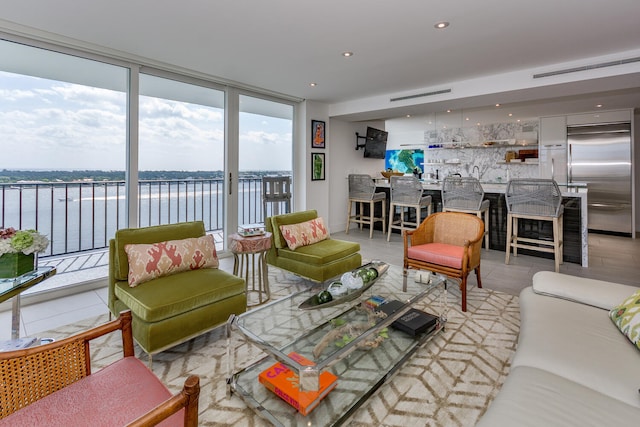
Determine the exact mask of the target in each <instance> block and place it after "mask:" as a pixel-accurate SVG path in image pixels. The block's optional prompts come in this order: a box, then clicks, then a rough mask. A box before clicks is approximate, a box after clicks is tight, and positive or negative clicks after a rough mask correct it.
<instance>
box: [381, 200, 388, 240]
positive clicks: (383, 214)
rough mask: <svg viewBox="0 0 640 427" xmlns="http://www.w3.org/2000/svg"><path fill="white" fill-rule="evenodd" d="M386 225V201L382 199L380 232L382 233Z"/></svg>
mask: <svg viewBox="0 0 640 427" xmlns="http://www.w3.org/2000/svg"><path fill="white" fill-rule="evenodd" d="M386 227H387V201H386V200H382V234H383V235H384V230H386Z"/></svg>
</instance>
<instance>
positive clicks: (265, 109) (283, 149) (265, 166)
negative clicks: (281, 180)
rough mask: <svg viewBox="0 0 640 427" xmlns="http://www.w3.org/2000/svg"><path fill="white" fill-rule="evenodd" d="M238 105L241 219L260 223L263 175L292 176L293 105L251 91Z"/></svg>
mask: <svg viewBox="0 0 640 427" xmlns="http://www.w3.org/2000/svg"><path fill="white" fill-rule="evenodd" d="M239 105H240V107H239V111H240V114H239V118H238V122H239V132H238V147H239V150H238V151H239V152H238V223H239V224H248V223H261V222H263V221H264V217H263V216H264V215H263V205H262V198H261V194H262V178H263V177H264V176H286V177H292V171H293V111H294V108H293V105H291V104H287V103H283V102H276V101H272V100H267V99H262V98H257V97H254V96H248V95H240V97H239ZM271 212H273V210H272V207H271V206H269V207H268V208H267V215H270V214H271ZM279 212H283V209H280V210H279Z"/></svg>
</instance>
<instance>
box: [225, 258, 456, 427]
mask: <svg viewBox="0 0 640 427" xmlns="http://www.w3.org/2000/svg"><path fill="white" fill-rule="evenodd" d="M328 283H330V282H328ZM328 283H325V287H326V285H327V284H328ZM321 289H322V287H315V288H313V289H309V290H306V291H302V292H299V293H296V294H293V295H290V296H289V297H286V298H283V299H280V300H277V301H274V302H272V303H270V304H267V305H265V306H262V307H260V308H258V309H255V310H251V311H249V312H246V313H244V314H242V315H240V316H238V317H236V318H235V319H234V320H233V326H231V327H232V329H233V327H237V329H239V331H240V332H241V333H242V334H243V335H244V336H245V337H246V338H247V339H248V340H249V341H251V342H252V343H254V344H257V345H258V346H259V347H260V348H262V349H263V350H264V351H265V352H266V353H267V355H268V356H267V357H265V358H264V359H262V360H260V361H259V362H257V363H254V364H253V365H251V366H248V367H246V368H244V369H241V370H240V371H238V372H231V377H230V379H229V383H230V387H231V390H232V391H233V392H234V393H236V394H238V396H240V397H241V398H242V399H243V400H244V401H245V402H246V403H247V404H248V405H249V406H250V407H252V408H253V409H254V410H255V411H256V412H257V413H258V414H259V415H260V416H261V417H263V418H264V419H266V420H268V421H270V422H271V423H272V424H274V425H277V426H308V425H314V426H325V425H339V424H341V423H343V422H344V421H345V420H346V419H348V417H349V416H350V415H351V414H352V413H353V411H355V409H357V408H358V407H359V405H360V404H362V403H363V402H364V401H365V400H366V399H367V398H368V397H369V396H370V395H371V394H372V393H373V392H374V391H375V390H376V389H377V388H378V387H380V386H381V385H382V384H383V383H384V382H385V381H386V380H387V379H388V378H389V377H390V376H391V375H393V373H394V372H395V371H396V370H397V369H398V368H399V367H400V366H401V365H402V364H403V363H404V362H405V361H406V360H407V359H408V358H409V357H411V355H412V354H413V352H414V351H415V350H417V348H419V347H420V346H421V345H422V344H423V343H424V342H425V341H427V340H429V339H430V338H431V337H432V336H434V335H435V334H434V333H430V334H422V335H420V336H418V337H412V336H410V335H408V334H406V333H404V332H401V331H398V330H396V329H394V328H391V327H389V325H390V324H391V323H392V322H393V321H394V320H395V319H397V318H398V317H400V316H401V315H402V314H403V313H404V312H405V311H406V310H408V309H409V308H410V306H411V305H412V304H413V303H414V302H417V301H419V300H421V299H423V298H424V297H426V296H427V295H428V294H429V293H430V292H432V291H433V290H434V289H440V290H441V291H442V292H441V295H442V300H441V303H442V304H437V306H434V307H429V308H428V311H430V312H431V313H433V314H436V315H439V316H441V322H440V326H443V324H444V321H445V319H444V310H446V292H445V290H446V287H445V280H444V278H442V277H439V278H436V279H435V280H432V281H431V283H430V284H421V283H416V282H415V281H414V280H413V279H411V278H409V279H408V280H407V281H406V289H403V277H402V268H401V267H397V266H389V268H388V270H387V271H386V272H385V274H384V275H382V276H381V277H380V278H379V279H378V280H377V281H376V283H374V284H373V285H372V286H371V287H370V288H369V289H368V290H367V291H366V292H364V293H363V294H362V295H361V296H360V297H359V298H356V299H354V300H352V301H348V302H345V303H343V304H339V305H335V306H331V307H327V308H320V309H314V310H302V309H300V308H299V306H300V304H301V303H302V302H303V301H305V300H307V299H308V298H309V297H310V296H312V295H313V294H314V293H317V292H319V291H320V290H321ZM373 295H376V296H381V297H383V298H386V299H389V300H398V301H402V302H405V303H406V305H405V307H404V308H402V309H400V310H398V311H396V312H395V313H393V314H392V315H391V316H389V317H387V318H384V319H376V320H374V322H373V324H370V323H369V322H370V320H371V318H370V317H369V316H368V315H367V312H366V311H364V310H361V309H359V308H358V306H359V305H360V303H361V302H362V301H364V300H366V299H367V298H369V297H371V296H373ZM336 322H338V323H337V324H338V325H341V324H345V323H351V324H361V323H366V324H367V325H368V326H367V327H366V328H365V329H363V330H360V331H358V332H357V333H356V334H355V335H354V336H352V337H349V339H347V340H345V341H344V342H341V340H340V339H338V340H335V339H330V340H328V341H326V340H325V343H324V344H326V345H324V346H319V344H320V343H321V342H322V341H323V339H324V338H325V337H327V335H328V334H329V333H330V332H331V331H332V330H333V329H335V328H336ZM442 329H443V328H442V327H439V328H438V329H437V330H436V332H439V331H441V330H442ZM381 336H382V339H378V338H379V337H381ZM314 351H315V354H314ZM290 352H296V353H298V354H301V355H302V356H304V357H305V358H307V359H309V360H312V361H313V362H314V363H315V364H316V365H315V366H314V367H313V368H312V372H310V370H309V368H308V367H306V368H305V367H303V366H301V365H299V364H297V363H296V362H295V361H294V360H292V359H291V358H289V357H288V354H289V353H290ZM276 361H280V362H283V363H285V364H286V365H287V366H289V367H290V368H291V369H293V370H294V371H296V372H298V374H299V375H300V384H301V387H303V388H304V387H305V386H304V385H303V384H304V382H305V379H306V380H308V381H309V382H308V383H307V385H308V386H309V385H310V388H309V389H310V390H313V385H314V381H313V378H312V377H313V374H314V372H315V374H316V375H317V373H318V372H322V371H324V370H329V371H330V372H332V373H333V374H335V375H337V376H338V385H337V386H336V388H335V389H333V390H332V391H331V392H330V393H329V394H328V395H327V396H326V397H324V399H322V401H321V403H320V404H319V405H318V407H316V408H315V409H314V410H313V411H312V412H311V413H310V414H309V415H307V416H303V415H301V414H300V413H298V412H297V411H296V410H295V409H294V408H292V407H291V406H290V405H289V404H287V403H286V402H284V401H283V400H282V399H280V398H278V397H277V396H276V395H275V394H274V393H273V392H271V391H270V390H268V389H267V388H266V387H265V386H264V385H262V384H260V382H259V381H258V379H257V377H258V375H259V373H260V372H262V371H264V370H265V369H267V368H269V367H270V366H272V365H273V364H274V363H275V362H276ZM231 366H233V364H232V365H231ZM232 369H235V367H234V368H232Z"/></svg>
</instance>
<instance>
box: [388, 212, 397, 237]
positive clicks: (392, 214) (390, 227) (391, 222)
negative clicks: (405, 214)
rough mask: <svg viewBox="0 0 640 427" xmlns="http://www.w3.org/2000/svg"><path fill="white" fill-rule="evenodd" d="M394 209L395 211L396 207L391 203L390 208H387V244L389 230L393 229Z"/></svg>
mask: <svg viewBox="0 0 640 427" xmlns="http://www.w3.org/2000/svg"><path fill="white" fill-rule="evenodd" d="M395 209H396V206H395V205H394V204H393V203H391V206H390V207H389V231H387V242H388V241H389V239H390V238H391V229H392V228H393V217H394V216H395V215H394V214H395V212H394V210H395Z"/></svg>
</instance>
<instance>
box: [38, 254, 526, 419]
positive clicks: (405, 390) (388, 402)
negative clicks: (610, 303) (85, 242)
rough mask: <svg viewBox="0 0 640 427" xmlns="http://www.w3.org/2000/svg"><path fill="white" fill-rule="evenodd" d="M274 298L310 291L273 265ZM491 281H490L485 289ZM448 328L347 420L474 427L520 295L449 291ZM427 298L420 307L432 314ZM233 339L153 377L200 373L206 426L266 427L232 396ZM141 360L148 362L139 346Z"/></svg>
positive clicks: (214, 334)
mask: <svg viewBox="0 0 640 427" xmlns="http://www.w3.org/2000/svg"><path fill="white" fill-rule="evenodd" d="M269 283H270V288H271V298H272V299H277V298H280V297H283V296H286V295H288V294H290V293H291V292H296V291H298V290H302V289H304V288H305V287H308V286H310V284H309V282H307V281H305V280H304V279H300V278H299V277H297V276H294V275H292V274H289V273H287V272H284V271H282V270H279V269H277V268H275V267H272V266H269ZM487 285H489V286H490V284H488V283H485V286H487ZM447 294H448V303H449V312H448V315H447V319H448V322H447V324H446V328H445V330H444V331H443V332H442V333H440V334H438V335H437V336H436V337H435V338H434V339H432V340H431V341H429V342H428V343H426V344H425V345H423V346H422V347H421V348H419V349H418V350H417V351H416V352H415V353H414V354H413V356H412V357H411V358H410V359H409V360H408V361H407V362H406V363H405V364H404V365H403V366H402V367H401V368H400V369H399V370H398V371H397V372H396V374H395V376H394V377H393V378H392V379H391V380H389V381H387V382H386V383H385V384H383V385H382V386H381V387H380V388H379V389H378V390H377V392H376V393H375V394H374V395H373V396H371V397H370V398H369V399H368V400H367V401H366V402H365V403H364V404H363V405H362V406H361V407H360V408H359V409H358V410H357V411H356V412H355V413H354V414H353V416H352V417H351V418H350V420H348V421H347V422H346V423H345V425H349V426H372V425H375V426H389V427H391V426H398V427H400V426H402V427H405V426H411V425H415V426H433V427H436V426H437V427H448V426H452V427H469V426H473V425H475V423H476V422H477V421H478V420H479V419H480V417H481V416H482V414H484V412H485V411H486V409H487V407H488V406H489V404H490V402H491V401H492V400H493V398H494V397H495V395H496V393H497V392H498V391H499V389H500V387H501V386H502V383H503V382H504V379H505V377H506V375H507V374H508V373H509V368H510V362H511V357H512V355H513V353H514V352H515V348H516V341H517V336H518V332H519V329H520V319H519V304H518V297H516V296H512V295H508V294H504V293H501V292H496V291H492V290H489V289H486V288H485V289H478V288H475V287H473V288H470V289H469V290H468V292H467V310H468V311H467V312H466V313H463V312H462V311H461V310H460V291H459V289H456V287H455V286H453V287H451V286H450V287H449V289H448V292H447ZM426 304H428V301H427V300H426V299H425V300H424V301H423V302H422V304H417V305H416V307H417V308H422V309H425V307H424V306H423V305H426ZM106 321H107V316H106V315H105V316H99V317H97V318H92V319H86V320H85V321H82V322H78V323H76V324H74V325H69V326H65V327H61V328H58V329H56V330H54V331H50V332H47V333H43V334H42V336H50V337H54V338H62V337H65V336H69V335H71V334H73V333H75V332H78V331H81V330H85V329H88V328H90V327H93V326H96V325H99V324H101V323H104V322H106ZM226 347H227V340H226V336H225V328H224V326H222V327H218V328H216V329H214V330H213V331H211V332H209V333H206V334H204V335H201V336H200V337H197V338H195V339H193V340H191V341H189V342H187V343H184V344H181V345H179V346H176V347H174V348H172V349H169V350H167V351H164V352H162V353H159V354H156V355H154V357H153V371H154V373H155V374H156V375H157V376H158V377H159V378H160V379H161V380H162V381H163V382H164V383H165V384H166V385H167V387H168V388H169V389H170V390H171V391H172V392H177V391H179V390H180V389H181V388H182V384H183V382H184V380H185V379H186V377H187V376H188V375H189V374H197V375H199V376H200V386H201V391H200V403H199V413H200V415H199V419H200V425H202V426H267V425H269V424H268V423H267V422H265V421H264V420H262V419H261V418H259V417H258V416H257V415H256V414H255V413H254V412H253V411H252V410H250V409H249V408H248V407H247V406H246V405H245V403H244V402H243V401H242V400H241V399H240V398H238V397H237V396H235V395H232V396H231V397H229V396H228V394H227V385H226V378H227V377H228V365H227V354H226ZM121 351H122V350H121V343H120V338H119V336H117V335H115V336H111V337H109V338H107V339H102V340H101V341H95V342H94V345H92V348H91V352H92V367H93V369H94V370H97V369H99V368H100V367H102V366H105V365H107V364H109V363H111V362H112V361H113V360H114V359H115V358H118V357H120V355H121V354H122V353H121ZM237 352H238V353H237V354H239V356H236V358H237V359H236V362H237V363H238V364H242V365H244V366H246V365H248V364H249V363H250V362H252V361H255V360H258V359H260V358H261V357H262V356H263V353H262V351H261V350H259V349H258V348H256V347H255V346H253V345H250V344H245V345H243V346H242V348H241V349H237ZM136 355H137V356H138V357H139V358H140V359H142V360H143V361H146V360H147V356H146V354H144V353H143V352H142V351H141V350H140V349H139V348H138V347H137V346H136Z"/></svg>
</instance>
